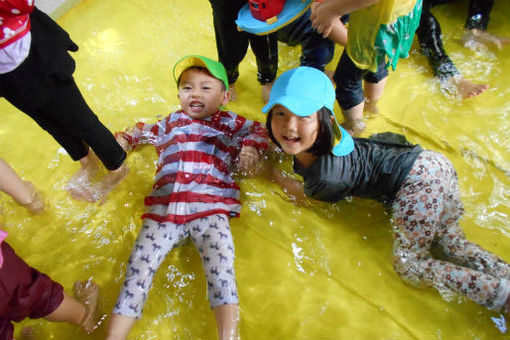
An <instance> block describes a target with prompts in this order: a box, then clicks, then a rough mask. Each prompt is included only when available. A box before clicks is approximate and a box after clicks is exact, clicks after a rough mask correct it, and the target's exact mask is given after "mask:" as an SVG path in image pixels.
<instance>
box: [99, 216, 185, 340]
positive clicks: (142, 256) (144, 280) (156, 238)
mask: <svg viewBox="0 0 510 340" xmlns="http://www.w3.org/2000/svg"><path fill="white" fill-rule="evenodd" d="M186 236H187V232H186V231H185V230H184V228H182V227H181V226H178V225H176V224H173V223H170V222H165V223H158V222H156V221H153V220H149V219H145V220H144V221H143V225H142V227H141V230H140V233H139V234H138V237H137V239H136V242H135V245H134V247H133V250H132V252H131V256H130V257H129V260H128V266H127V269H126V277H125V279H124V283H123V284H122V288H121V291H120V294H119V297H118V299H117V303H116V304H115V307H114V308H113V312H112V316H111V318H110V322H109V325H108V332H107V337H106V339H109V340H111V339H126V338H127V336H128V334H129V332H130V330H131V328H132V327H133V325H134V324H135V321H136V319H139V318H140V317H141V316H142V309H143V306H144V305H145V301H146V299H147V294H148V293H149V290H150V288H151V286H152V281H153V279H154V274H156V271H157V269H158V268H159V266H160V265H161V262H162V261H163V260H164V259H165V257H166V255H167V254H168V252H169V251H170V250H172V248H173V247H174V246H175V245H176V244H177V243H178V242H179V241H180V240H182V239H183V238H185V237H186Z"/></svg>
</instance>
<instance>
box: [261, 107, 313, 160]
mask: <svg viewBox="0 0 510 340" xmlns="http://www.w3.org/2000/svg"><path fill="white" fill-rule="evenodd" d="M271 129H272V132H273V135H274V138H275V139H276V141H277V142H278V144H280V146H281V148H282V150H283V151H284V152H285V153H288V154H290V155H294V156H295V157H296V159H297V160H298V161H299V162H300V163H301V165H302V166H307V165H308V164H309V163H310V160H311V161H313V160H314V159H315V156H313V155H312V154H311V153H309V152H308V150H309V149H310V147H312V146H313V145H314V143H315V141H316V140H317V135H318V131H319V121H318V119H317V112H315V113H313V114H311V115H309V116H305V117H301V116H297V115H295V114H293V113H292V112H291V111H290V110H288V109H287V108H286V107H284V106H282V105H275V106H274V107H273V109H272V120H271Z"/></svg>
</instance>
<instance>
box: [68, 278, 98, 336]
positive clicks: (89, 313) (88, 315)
mask: <svg viewBox="0 0 510 340" xmlns="http://www.w3.org/2000/svg"><path fill="white" fill-rule="evenodd" d="M73 293H74V294H73V295H74V297H75V298H76V300H78V301H79V302H81V303H82V304H83V305H84V306H85V315H84V317H83V320H82V321H81V327H82V328H83V329H84V330H85V332H87V333H91V332H92V331H94V330H95V329H96V328H97V327H98V326H99V325H98V322H97V321H96V309H97V302H98V298H99V286H98V285H97V284H95V283H94V282H92V281H76V282H75V283H74V286H73Z"/></svg>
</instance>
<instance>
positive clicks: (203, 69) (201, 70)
mask: <svg viewBox="0 0 510 340" xmlns="http://www.w3.org/2000/svg"><path fill="white" fill-rule="evenodd" d="M187 70H195V71H198V72H204V73H206V74H208V75H209V76H211V77H213V78H214V79H216V80H218V81H219V82H220V83H221V89H222V90H223V91H226V90H227V88H226V87H225V83H223V81H222V80H221V79H218V78H216V77H215V76H213V75H212V74H211V72H209V70H208V69H207V67H203V66H191V67H188V68H187V69H185V70H184V71H182V73H181V74H180V76H179V79H177V86H179V85H181V77H182V75H183V74H184V72H186V71H187Z"/></svg>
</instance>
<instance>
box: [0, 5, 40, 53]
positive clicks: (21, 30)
mask: <svg viewBox="0 0 510 340" xmlns="http://www.w3.org/2000/svg"><path fill="white" fill-rule="evenodd" d="M33 9H34V0H3V1H0V48H4V47H5V46H7V45H10V44H12V43H13V42H15V41H16V40H18V39H20V38H22V37H23V36H25V34H27V33H28V32H30V13H32V11H33Z"/></svg>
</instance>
